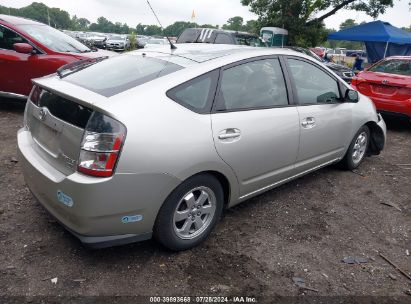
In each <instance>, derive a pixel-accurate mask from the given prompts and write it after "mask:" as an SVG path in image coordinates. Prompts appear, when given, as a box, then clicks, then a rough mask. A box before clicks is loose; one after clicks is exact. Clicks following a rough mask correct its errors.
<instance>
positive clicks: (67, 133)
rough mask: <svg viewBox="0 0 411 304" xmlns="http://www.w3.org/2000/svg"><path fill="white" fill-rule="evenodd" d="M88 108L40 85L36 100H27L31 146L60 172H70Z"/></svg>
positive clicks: (73, 166)
mask: <svg viewBox="0 0 411 304" xmlns="http://www.w3.org/2000/svg"><path fill="white" fill-rule="evenodd" d="M92 112H93V111H92V110H91V109H90V108H89V107H86V106H83V105H80V104H78V103H76V102H74V101H71V100H68V99H66V98H64V97H62V96H59V95H57V94H55V93H52V92H50V91H47V90H45V89H41V93H40V96H39V98H38V100H37V101H36V104H35V103H33V102H32V101H31V100H30V101H28V104H27V108H26V125H27V128H28V129H29V130H30V132H31V136H32V138H33V146H34V149H35V150H36V151H37V153H38V154H39V155H40V156H41V157H42V158H44V159H45V160H47V161H48V162H49V163H50V164H51V165H53V166H54V167H55V168H56V169H57V170H59V171H60V172H62V173H64V174H66V175H69V174H71V173H74V172H75V171H76V168H77V160H78V156H79V153H80V146H81V140H82V138H83V133H84V128H85V127H86V124H87V122H88V120H89V118H90V116H91V114H92Z"/></svg>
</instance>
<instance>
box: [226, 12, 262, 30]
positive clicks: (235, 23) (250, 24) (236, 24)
mask: <svg viewBox="0 0 411 304" xmlns="http://www.w3.org/2000/svg"><path fill="white" fill-rule="evenodd" d="M222 28H223V29H225V30H232V31H242V32H250V33H255V34H258V33H259V32H260V23H259V22H258V21H257V20H249V21H247V22H246V23H245V24H244V19H243V17H240V16H235V17H231V18H230V19H228V20H227V23H226V24H224V25H223V27H222Z"/></svg>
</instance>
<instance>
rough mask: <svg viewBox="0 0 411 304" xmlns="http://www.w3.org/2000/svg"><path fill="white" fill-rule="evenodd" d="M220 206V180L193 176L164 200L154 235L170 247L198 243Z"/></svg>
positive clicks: (216, 217)
mask: <svg viewBox="0 0 411 304" xmlns="http://www.w3.org/2000/svg"><path fill="white" fill-rule="evenodd" d="M223 205H224V195H223V189H222V186H221V184H220V182H219V181H218V180H217V179H216V178H215V177H213V176H212V175H210V174H199V175H195V176H193V177H191V178H189V179H188V180H186V181H185V182H183V183H182V184H181V185H180V186H178V187H177V188H176V189H175V190H174V191H173V192H172V193H171V194H170V196H169V197H168V198H167V199H166V201H165V202H164V205H163V206H162V207H161V209H160V211H159V214H158V216H157V219H156V223H155V227H154V237H155V238H156V239H157V240H158V241H159V242H160V243H161V244H163V245H164V246H165V247H167V248H169V249H171V250H185V249H189V248H191V247H194V246H197V245H198V244H200V243H201V242H203V241H204V240H205V239H206V238H207V237H208V235H209V234H210V232H211V230H212V229H213V228H214V226H215V225H216V223H217V221H218V219H219V218H220V217H221V213H222V210H223Z"/></svg>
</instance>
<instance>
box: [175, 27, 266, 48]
mask: <svg viewBox="0 0 411 304" xmlns="http://www.w3.org/2000/svg"><path fill="white" fill-rule="evenodd" d="M176 43H213V44H238V45H248V46H257V47H266V46H267V44H266V43H265V42H264V41H263V40H262V39H261V38H260V37H258V36H257V35H255V34H251V33H246V32H237V31H228V30H221V29H211V28H188V29H185V30H184V31H183V32H182V33H181V34H180V36H179V37H178V38H177V42H176Z"/></svg>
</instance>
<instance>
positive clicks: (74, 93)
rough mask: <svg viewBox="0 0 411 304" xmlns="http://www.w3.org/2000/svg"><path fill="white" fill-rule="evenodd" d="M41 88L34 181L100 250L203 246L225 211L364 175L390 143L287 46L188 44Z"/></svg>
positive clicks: (32, 119)
mask: <svg viewBox="0 0 411 304" xmlns="http://www.w3.org/2000/svg"><path fill="white" fill-rule="evenodd" d="M34 83H35V88H34V89H33V91H32V94H31V95H30V98H29V102H28V103H27V105H26V115H25V119H24V123H23V124H24V127H23V128H22V129H21V130H19V132H18V148H19V153H20V164H21V167H22V168H23V172H24V176H25V180H26V182H27V185H28V187H29V188H30V189H31V191H32V193H33V194H34V196H35V197H37V199H38V200H39V201H40V203H41V204H42V205H43V206H44V207H45V208H46V209H47V210H48V211H49V212H50V213H51V214H52V215H53V216H54V217H56V218H57V219H58V221H59V222H60V223H62V224H63V225H64V226H65V227H67V228H68V230H69V231H70V232H72V233H73V234H74V235H76V236H77V237H78V238H79V239H80V240H81V241H82V242H84V243H86V244H88V245H90V246H95V247H98V246H100V247H102V246H110V245H119V244H124V243H128V242H134V241H141V240H145V239H148V238H151V236H152V235H153V236H154V237H155V238H156V239H157V240H158V241H159V242H160V243H162V244H163V245H164V246H166V247H168V248H170V249H172V250H184V249H188V248H191V247H193V246H196V245H198V244H200V243H201V242H203V241H204V240H205V239H206V238H207V237H208V235H209V234H210V232H211V230H212V229H213V227H214V226H215V225H216V223H217V222H218V220H219V218H220V216H221V214H222V211H223V209H224V208H226V207H231V206H234V205H236V204H238V203H240V202H242V201H245V200H247V199H249V198H251V197H253V196H256V195H258V194H261V193H263V192H264V191H267V190H269V189H272V188H274V187H276V186H279V185H281V184H283V183H285V182H287V181H289V180H292V179H295V178H297V177H299V176H302V175H304V174H307V173H309V172H312V171H314V170H317V169H319V168H321V167H324V166H327V165H329V164H332V163H337V162H341V165H342V166H344V167H345V168H347V169H350V170H352V169H354V168H356V167H358V166H359V165H360V163H361V162H362V160H363V159H364V157H365V156H366V155H371V154H378V153H379V152H380V151H381V149H383V147H384V143H385V133H386V129H385V123H384V120H383V119H382V118H381V116H379V115H377V113H376V111H375V107H374V105H373V104H372V102H371V101H370V99H369V98H368V97H366V96H364V95H361V94H358V92H356V91H354V90H352V88H351V87H350V86H349V85H348V84H347V83H345V82H343V81H341V80H340V79H339V78H338V77H337V76H336V75H335V74H334V73H333V72H332V71H331V70H329V69H328V68H327V67H325V66H323V65H322V64H320V63H319V62H318V61H316V60H314V59H313V58H312V57H309V56H306V55H304V54H301V53H298V52H294V51H291V50H288V49H282V48H253V47H244V46H235V45H212V44H208V45H204V44H202V45H201V44H179V45H178V47H177V49H170V48H164V47H158V48H157V49H155V48H152V49H142V50H139V51H135V52H130V53H126V54H123V55H120V56H117V57H113V58H109V59H105V60H102V61H100V62H94V64H90V63H85V64H84V65H81V64H79V65H77V66H75V67H72V68H67V69H62V70H60V72H59V75H52V76H49V77H44V78H41V79H36V80H35V81H34ZM256 147H258V149H256Z"/></svg>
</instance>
